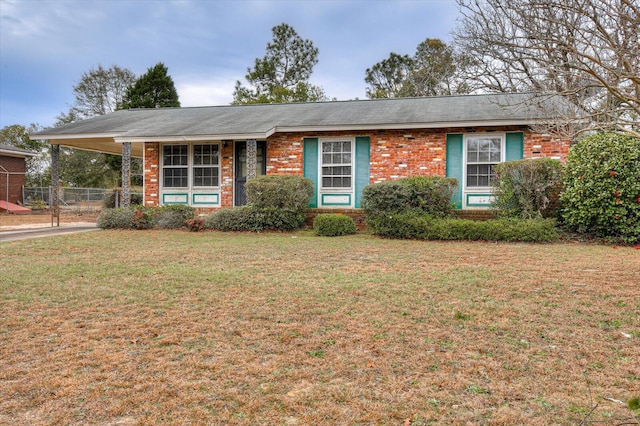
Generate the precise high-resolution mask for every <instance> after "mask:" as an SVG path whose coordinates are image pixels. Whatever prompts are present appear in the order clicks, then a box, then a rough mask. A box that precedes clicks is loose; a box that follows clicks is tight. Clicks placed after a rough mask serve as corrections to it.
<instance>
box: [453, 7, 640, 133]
mask: <svg viewBox="0 0 640 426" xmlns="http://www.w3.org/2000/svg"><path fill="white" fill-rule="evenodd" d="M456 1H457V3H458V5H459V6H460V10H461V13H462V18H461V20H460V21H459V27H458V28H457V29H456V31H455V33H454V37H455V44H456V47H457V48H458V49H460V50H461V51H464V52H467V53H468V54H470V55H472V56H473V57H474V59H475V60H474V62H472V63H471V64H469V65H468V67H467V68H466V73H467V81H468V82H472V89H474V90H475V91H495V92H513V91H535V92H539V93H547V94H560V95H561V96H562V97H563V98H564V99H565V100H567V101H568V104H570V105H571V106H573V108H572V109H573V111H578V110H579V111H580V113H581V115H583V116H584V118H585V123H586V125H585V126H582V127H581V128H580V130H579V131H580V132H586V131H593V130H606V131H615V132H621V133H626V134H631V135H633V136H637V137H639V136H640V125H639V120H640V4H639V3H638V2H637V0H456ZM563 108H564V110H565V111H562V112H561V111H558V112H557V116H558V117H559V119H560V121H563V122H564V123H563V125H562V126H560V127H562V128H564V129H565V130H566V128H567V126H565V125H564V124H566V123H568V122H569V120H568V118H569V117H565V116H564V115H563V114H564V112H566V106H565V107H563ZM565 119H567V120H565ZM572 136H573V135H572Z"/></svg>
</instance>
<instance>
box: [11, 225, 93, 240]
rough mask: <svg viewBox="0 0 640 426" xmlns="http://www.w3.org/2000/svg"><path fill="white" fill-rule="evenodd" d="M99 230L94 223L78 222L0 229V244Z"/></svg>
mask: <svg viewBox="0 0 640 426" xmlns="http://www.w3.org/2000/svg"><path fill="white" fill-rule="evenodd" d="M99 229H100V228H98V227H97V226H96V224H95V223H89V222H78V223H62V224H60V226H54V227H52V226H51V225H50V224H29V225H18V226H3V227H0V243H3V242H5V241H17V240H27V239H30V238H42V237H49V236H52V235H64V234H75V233H78V232H91V231H98V230H99Z"/></svg>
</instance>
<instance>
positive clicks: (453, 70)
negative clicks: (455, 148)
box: [364, 38, 469, 99]
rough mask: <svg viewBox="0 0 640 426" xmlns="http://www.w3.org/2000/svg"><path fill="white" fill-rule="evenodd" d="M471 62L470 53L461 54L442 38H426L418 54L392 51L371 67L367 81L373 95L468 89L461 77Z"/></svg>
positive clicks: (434, 92) (432, 93) (450, 93)
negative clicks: (467, 54) (410, 54)
mask: <svg viewBox="0 0 640 426" xmlns="http://www.w3.org/2000/svg"><path fill="white" fill-rule="evenodd" d="M468 62H469V59H468V58H467V57H466V55H463V54H458V53H456V52H455V51H454V49H453V48H452V47H451V46H449V45H447V44H446V43H444V42H443V41H442V40H439V39H430V38H428V39H426V40H425V41H423V42H422V43H420V44H419V45H418V47H417V49H416V53H415V55H414V56H409V55H399V54H397V53H394V52H391V54H390V55H389V57H388V58H387V59H384V60H382V61H380V62H378V63H376V64H375V65H373V66H372V67H371V68H367V70H366V72H365V79H364V81H365V82H366V83H367V84H368V85H369V87H367V96H368V97H369V98H372V99H373V98H403V97H413V96H438V95H452V94H460V93H468V92H469V88H468V87H467V86H466V84H464V80H463V79H462V78H460V77H459V70H461V69H462V68H463V67H464V66H466V64H467V63H468Z"/></svg>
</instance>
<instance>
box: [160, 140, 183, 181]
mask: <svg viewBox="0 0 640 426" xmlns="http://www.w3.org/2000/svg"><path fill="white" fill-rule="evenodd" d="M165 146H186V147H187V164H186V165H180V166H165V164H164V147H165ZM189 155H190V149H189V144H186V143H166V144H163V145H161V146H160V163H161V166H160V170H161V172H162V173H161V176H160V183H161V184H162V185H160V187H161V188H162V189H166V190H170V191H173V190H176V191H177V190H185V189H188V188H189V186H165V185H164V171H165V168H168V169H182V168H184V167H186V168H187V185H188V184H189V182H190V181H189V177H190V172H189V169H190V168H189Z"/></svg>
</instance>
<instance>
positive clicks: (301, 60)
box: [232, 23, 326, 105]
mask: <svg viewBox="0 0 640 426" xmlns="http://www.w3.org/2000/svg"><path fill="white" fill-rule="evenodd" d="M272 32H273V40H272V41H271V42H270V43H268V44H267V50H266V54H265V56H264V57H263V58H256V59H255V63H254V66H253V69H251V68H248V69H247V75H246V76H245V78H246V80H247V81H248V82H249V85H250V87H245V86H243V85H242V83H241V82H240V81H236V86H235V90H234V92H233V102H232V103H233V104H236V105H239V104H258V103H285V102H316V101H322V100H325V99H326V96H325V94H324V90H323V89H322V88H321V87H319V86H314V85H312V84H311V83H309V78H310V76H311V73H312V72H313V67H314V66H315V65H316V64H317V63H318V49H317V48H316V47H314V46H313V42H312V41H311V40H303V39H302V38H301V37H300V36H299V35H298V33H296V31H295V30H294V29H293V28H292V27H290V26H289V25H287V24H284V23H283V24H280V25H278V26H275V27H273V29H272Z"/></svg>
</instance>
